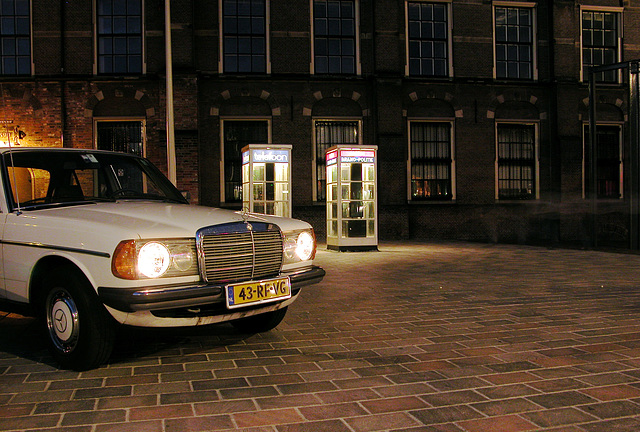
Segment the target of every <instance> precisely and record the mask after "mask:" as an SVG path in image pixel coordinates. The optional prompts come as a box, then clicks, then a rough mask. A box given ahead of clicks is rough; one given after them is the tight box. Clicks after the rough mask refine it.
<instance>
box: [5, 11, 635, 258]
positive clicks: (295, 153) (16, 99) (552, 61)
mask: <svg viewBox="0 0 640 432" xmlns="http://www.w3.org/2000/svg"><path fill="white" fill-rule="evenodd" d="M164 6H165V4H164V1H162V0H92V1H86V0H31V1H29V0H7V1H3V2H2V10H1V11H0V15H1V16H0V18H1V21H0V26H1V31H0V38H1V39H2V45H1V46H2V63H1V70H0V74H1V76H0V93H1V95H2V98H1V100H0V108H1V110H2V114H1V116H2V117H0V122H1V123H2V124H3V125H4V126H5V131H4V133H3V134H2V135H0V136H1V137H4V140H5V141H7V140H10V141H12V142H14V143H16V144H17V145H20V146H64V147H98V148H107V149H116V150H121V151H131V152H137V153H140V154H144V155H146V156H147V157H148V158H150V159H151V160H153V161H154V162H155V163H156V164H157V165H159V166H160V167H161V168H162V169H164V170H165V171H166V170H167V157H166V154H167V139H166V122H165V113H166V109H165V107H166V92H165V87H166V86H165V83H166V79H165V78H166V75H165V70H166V68H165V65H166V62H165V37H164V36H165V34H164V26H165V22H164V19H165V14H164ZM171 29H172V54H173V55H172V65H173V81H172V82H173V90H174V117H175V126H174V127H175V146H176V155H177V157H176V160H177V183H178V187H179V188H181V189H183V190H186V191H189V192H190V195H191V200H192V202H196V203H200V204H204V205H211V206H222V207H229V208H240V205H241V203H240V200H241V196H240V187H239V186H240V185H239V181H240V177H239V176H240V170H239V168H240V154H239V150H240V148H242V147H243V146H244V145H245V144H248V143H275V144H278V143H282V144H291V145H292V146H293V149H292V159H293V160H292V170H293V181H292V189H293V190H292V193H293V216H294V217H299V218H302V219H305V220H308V221H310V222H311V223H313V224H314V227H315V228H316V231H317V234H318V237H319V238H320V239H323V238H324V235H325V230H326V227H325V204H324V199H325V191H324V189H325V188H324V181H325V177H324V165H323V163H324V162H323V160H324V151H325V150H326V149H327V148H328V147H329V146H331V145H333V144H340V143H349V144H375V145H377V146H378V149H379V152H378V155H379V162H378V163H379V165H378V173H379V186H378V206H379V235H380V238H381V239H398V238H428V239H445V238H446V239H468V240H482V241H505V242H544V243H549V242H556V241H561V242H578V243H580V242H581V243H585V244H587V243H589V242H592V241H593V239H594V233H597V235H598V237H597V238H598V241H599V242H600V244H611V245H625V246H626V245H628V244H629V241H630V229H631V227H630V226H629V220H630V197H631V196H632V194H631V189H630V185H631V178H630V174H629V172H630V169H631V167H630V166H629V165H630V160H629V154H630V150H631V149H630V145H629V142H630V137H632V136H633V133H632V131H631V128H630V121H629V120H630V119H629V115H630V112H631V111H630V107H629V104H630V99H632V98H630V95H629V86H628V81H629V80H628V71H627V70H626V69H621V70H619V71H607V72H603V73H600V74H598V75H597V81H598V93H597V95H598V97H597V99H596V100H597V105H596V112H597V117H596V118H597V127H596V136H597V140H596V141H597V142H598V148H599V150H598V154H597V158H596V159H597V166H598V171H597V172H598V174H597V181H596V182H592V181H590V174H589V173H590V170H589V167H590V166H591V165H590V161H589V158H588V155H589V152H588V143H589V140H588V131H589V128H588V127H587V126H588V119H589V88H588V85H587V83H588V77H589V75H588V70H589V67H590V66H598V65H602V64H612V63H620V62H627V61H629V60H637V59H640V0H579V1H563V0H546V1H511V0H428V1H422V0H375V1H373V0H286V1H284V0H221V1H204V0H173V1H172V2H171ZM20 132H23V133H26V136H24V137H23V138H20V137H19V133H20ZM594 183H595V185H596V187H597V194H596V196H597V198H594V195H592V194H591V193H590V190H591V189H592V187H591V185H592V184H594ZM594 202H595V203H596V204H597V207H596V208H597V210H596V211H597V214H598V216H597V220H596V223H597V225H596V227H595V228H594V227H593V226H591V225H589V223H588V222H589V220H590V219H589V214H590V213H591V212H592V211H593V208H594V206H593V204H594Z"/></svg>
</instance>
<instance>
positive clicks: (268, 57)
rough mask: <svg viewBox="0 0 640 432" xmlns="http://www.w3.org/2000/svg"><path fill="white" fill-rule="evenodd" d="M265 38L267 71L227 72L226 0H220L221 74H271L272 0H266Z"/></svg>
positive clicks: (219, 68) (219, 66)
mask: <svg viewBox="0 0 640 432" xmlns="http://www.w3.org/2000/svg"><path fill="white" fill-rule="evenodd" d="M264 8H265V11H264V21H265V28H264V40H265V54H264V61H265V71H264V72H253V71H251V72H226V71H225V70H224V68H225V61H224V57H225V50H224V42H225V33H224V17H225V15H224V0H220V1H219V2H218V16H219V17H220V19H219V23H218V32H219V34H220V38H219V51H220V55H219V57H218V71H219V73H220V74H229V75H243V74H245V75H270V74H271V37H270V36H271V31H270V29H271V0H264Z"/></svg>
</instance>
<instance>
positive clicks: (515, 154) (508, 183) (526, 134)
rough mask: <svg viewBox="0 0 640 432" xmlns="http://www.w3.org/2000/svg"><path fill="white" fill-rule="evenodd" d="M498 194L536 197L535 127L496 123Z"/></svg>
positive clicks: (536, 160) (505, 197) (519, 198)
mask: <svg viewBox="0 0 640 432" xmlns="http://www.w3.org/2000/svg"><path fill="white" fill-rule="evenodd" d="M497 137H498V143H497V158H496V165H497V176H498V182H497V189H498V190H497V197H498V199H501V200H530V199H536V198H537V194H538V192H537V181H538V180H537V171H538V157H537V138H536V126H535V125H529V124H526V125H525V124H498V125H497Z"/></svg>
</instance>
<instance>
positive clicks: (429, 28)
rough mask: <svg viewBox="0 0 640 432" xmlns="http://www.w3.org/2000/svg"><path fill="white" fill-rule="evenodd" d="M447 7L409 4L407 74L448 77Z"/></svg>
mask: <svg viewBox="0 0 640 432" xmlns="http://www.w3.org/2000/svg"><path fill="white" fill-rule="evenodd" d="M447 7H448V6H447V5H446V4H443V3H425V2H411V3H409V4H408V5H407V8H408V10H407V16H408V19H409V22H408V26H409V29H408V30H409V75H412V76H434V77H444V76H447V75H448V74H449V64H448V62H449V60H448V51H449V48H448V45H449V41H448V34H449V28H448V17H447Z"/></svg>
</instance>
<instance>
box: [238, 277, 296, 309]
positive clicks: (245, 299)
mask: <svg viewBox="0 0 640 432" xmlns="http://www.w3.org/2000/svg"><path fill="white" fill-rule="evenodd" d="M226 290H227V307H228V308H229V309H233V308H237V307H241V306H249V305H254V304H259V303H267V302H271V301H276V300H284V299H288V298H290V297H291V281H290V280H289V278H288V277H284V278H277V279H267V280H261V281H259V282H247V283H239V284H231V285H227V286H226Z"/></svg>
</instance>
